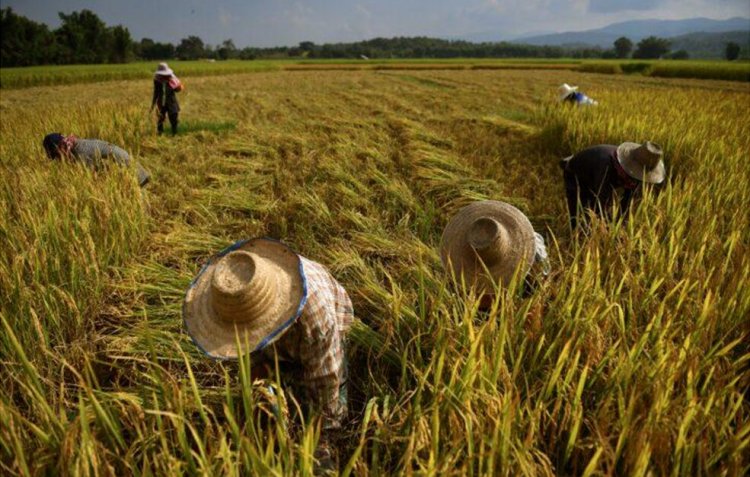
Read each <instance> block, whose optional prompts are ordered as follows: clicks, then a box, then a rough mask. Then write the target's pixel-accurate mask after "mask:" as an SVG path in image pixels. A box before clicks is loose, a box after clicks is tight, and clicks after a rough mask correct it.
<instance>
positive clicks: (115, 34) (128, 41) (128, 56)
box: [109, 25, 134, 63]
mask: <svg viewBox="0 0 750 477" xmlns="http://www.w3.org/2000/svg"><path fill="white" fill-rule="evenodd" d="M110 35H111V36H112V47H111V49H110V52H109V62H110V63H126V62H128V61H130V60H132V59H133V56H134V53H133V39H132V38H131V37H130V31H129V30H128V29H127V28H125V27H123V26H122V25H117V26H115V27H112V28H110Z"/></svg>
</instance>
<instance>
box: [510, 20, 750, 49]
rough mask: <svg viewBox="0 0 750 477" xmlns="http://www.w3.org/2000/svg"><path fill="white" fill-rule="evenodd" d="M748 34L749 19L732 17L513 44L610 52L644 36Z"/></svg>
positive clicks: (628, 25)
mask: <svg viewBox="0 0 750 477" xmlns="http://www.w3.org/2000/svg"><path fill="white" fill-rule="evenodd" d="M729 31H735V32H736V31H750V18H741V17H734V18H730V19H728V20H712V19H710V18H688V19H685V20H630V21H626V22H620V23H613V24H611V25H607V26H605V27H604V28H598V29H595V30H585V31H572V32H565V33H553V34H548V35H536V36H526V37H523V38H517V39H515V40H513V41H514V42H515V43H526V44H530V45H557V46H568V45H579V46H580V45H591V46H600V47H602V48H609V47H611V46H612V43H613V42H614V41H615V40H616V39H617V38H619V37H621V36H626V37H628V38H630V39H631V40H633V41H634V42H637V41H639V40H641V39H643V38H645V37H647V36H651V35H655V36H659V37H662V38H669V37H676V36H680V35H687V34H690V33H696V32H707V33H713V32H729Z"/></svg>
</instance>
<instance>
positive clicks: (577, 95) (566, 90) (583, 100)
mask: <svg viewBox="0 0 750 477" xmlns="http://www.w3.org/2000/svg"><path fill="white" fill-rule="evenodd" d="M557 93H558V96H557V98H558V99H559V100H560V101H561V102H563V103H568V104H577V105H584V106H589V105H591V106H596V105H597V104H599V103H598V102H596V101H594V100H593V99H591V98H589V97H588V96H586V95H585V94H584V93H581V92H580V91H578V86H570V85H568V83H563V84H561V85H560V87H559V88H557Z"/></svg>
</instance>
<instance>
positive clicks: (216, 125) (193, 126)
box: [177, 121, 237, 134]
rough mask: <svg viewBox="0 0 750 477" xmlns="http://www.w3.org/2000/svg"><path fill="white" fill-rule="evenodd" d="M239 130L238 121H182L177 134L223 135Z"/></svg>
mask: <svg viewBox="0 0 750 477" xmlns="http://www.w3.org/2000/svg"><path fill="white" fill-rule="evenodd" d="M235 129H237V121H181V122H180V127H179V129H178V132H177V134H191V133H196V132H202V131H204V132H212V133H223V132H229V131H234V130H235Z"/></svg>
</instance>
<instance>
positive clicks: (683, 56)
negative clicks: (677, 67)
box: [669, 50, 690, 60]
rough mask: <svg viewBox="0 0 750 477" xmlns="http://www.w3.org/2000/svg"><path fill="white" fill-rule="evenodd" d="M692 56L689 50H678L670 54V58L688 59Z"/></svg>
mask: <svg viewBox="0 0 750 477" xmlns="http://www.w3.org/2000/svg"><path fill="white" fill-rule="evenodd" d="M689 58H690V53H688V52H687V50H677V51H675V52H672V53H670V54H669V59H670V60H687V59H689Z"/></svg>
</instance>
